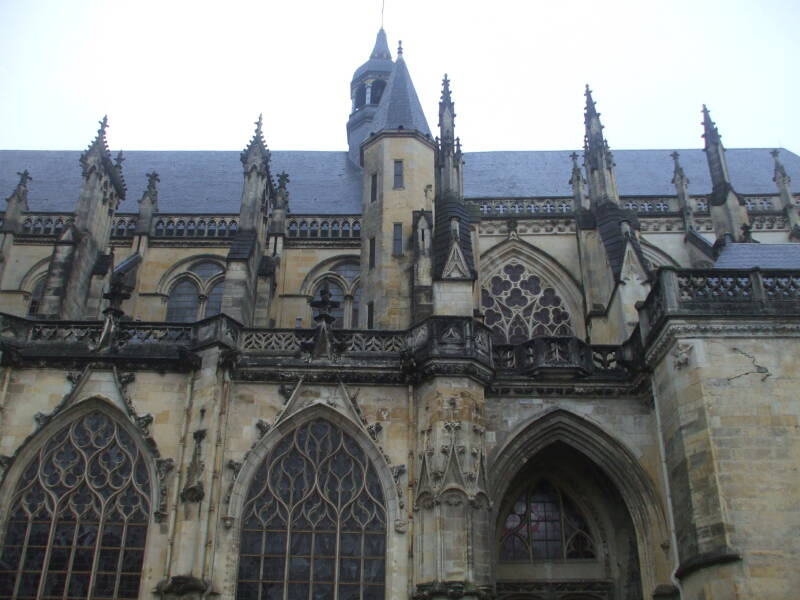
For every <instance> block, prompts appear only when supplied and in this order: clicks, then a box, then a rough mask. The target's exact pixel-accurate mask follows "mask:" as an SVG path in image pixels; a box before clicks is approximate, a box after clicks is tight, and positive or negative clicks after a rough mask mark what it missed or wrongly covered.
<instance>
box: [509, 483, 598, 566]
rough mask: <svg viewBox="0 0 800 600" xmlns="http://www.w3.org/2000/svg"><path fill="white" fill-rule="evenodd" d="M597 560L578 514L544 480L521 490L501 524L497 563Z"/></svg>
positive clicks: (579, 512)
mask: <svg viewBox="0 0 800 600" xmlns="http://www.w3.org/2000/svg"><path fill="white" fill-rule="evenodd" d="M594 558H597V554H596V551H595V543H594V539H593V537H592V535H591V532H590V530H589V525H588V523H587V521H586V519H585V518H584V516H583V514H582V513H581V511H580V510H579V509H578V508H577V506H576V505H575V504H574V503H573V502H572V500H570V498H569V497H568V496H567V495H566V494H564V493H563V491H562V490H561V489H559V488H557V487H555V486H553V485H552V484H551V483H550V482H549V481H547V480H540V481H539V482H537V483H535V484H534V485H531V486H530V487H528V488H526V489H524V490H523V491H522V492H521V493H520V494H519V496H518V497H517V501H516V502H515V503H514V504H513V506H512V507H511V509H510V510H509V511H508V513H507V514H506V516H505V519H504V520H503V522H502V533H501V537H500V560H501V561H526V562H527V561H531V562H532V561H537V560H564V559H594Z"/></svg>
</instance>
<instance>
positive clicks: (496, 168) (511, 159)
mask: <svg viewBox="0 0 800 600" xmlns="http://www.w3.org/2000/svg"><path fill="white" fill-rule="evenodd" d="M671 152H672V151H671V150H618V151H615V152H614V159H615V161H616V164H617V167H616V174H617V185H618V187H619V191H620V194H622V195H643V196H646V195H653V196H659V195H663V196H672V195H674V194H675V188H674V186H673V185H672V183H670V182H671V180H672V170H673V162H672V159H671V158H670V153H671ZM679 152H680V155H681V158H680V160H681V164H682V165H683V168H684V171H685V172H686V175H687V177H688V178H689V181H690V183H689V192H690V193H692V194H707V193H710V192H711V180H710V178H709V175H708V167H707V166H706V160H705V153H704V152H703V151H702V150H700V149H692V150H680V151H679ZM570 153H571V151H569V150H563V151H525V152H467V153H465V154H464V163H465V164H464V195H465V197H467V198H513V197H531V196H567V197H569V196H571V195H572V189H571V187H570V184H569V179H570V175H571V168H572V167H571V165H572V161H571V160H570V158H569V155H570ZM80 155H81V152H80V151H47V150H0V198H7V197H8V196H9V195H10V194H11V193H12V192H13V191H14V188H15V187H16V185H17V182H18V181H19V177H18V176H17V172H18V171H22V170H23V169H28V170H29V171H30V173H31V176H32V177H33V181H31V182H30V184H29V194H28V204H29V206H30V209H31V210H33V211H57V212H72V211H73V210H74V209H75V205H76V204H77V201H78V194H79V192H80V185H81V168H80V165H79V163H78V159H79V158H80ZM125 157H126V160H125V163H124V165H123V171H124V176H125V182H126V184H127V187H128V194H127V197H126V200H125V201H124V202H123V203H122V204H121V205H120V209H119V210H120V212H132V213H135V212H137V211H138V200H139V199H140V198H141V197H142V193H143V192H144V190H145V188H146V187H147V178H146V176H145V174H146V173H148V172H149V171H151V170H155V171H157V172H158V173H159V175H160V177H161V183H160V184H159V186H158V192H159V194H158V203H159V207H160V209H161V212H164V213H171V212H176V213H238V212H239V206H240V203H241V194H242V183H243V178H242V165H241V162H240V161H239V152H232V151H230V152H229V151H208V152H206V151H192V152H187V151H161V152H154V151H131V152H126V154H125ZM727 159H728V166H729V170H730V174H731V178H732V180H733V185H734V188H735V189H736V191H738V192H740V193H743V194H757V193H763V194H774V193H776V192H777V189H776V187H775V183H774V182H773V181H772V176H773V170H774V163H773V161H772V157H771V156H770V155H769V149H766V148H743V149H739V148H734V149H729V150H728V151H727ZM781 160H782V162H783V164H784V166H785V167H786V171H787V173H788V174H789V176H790V177H791V178H792V191H793V192H794V193H800V156H798V155H796V154H793V153H791V152H789V151H787V150H783V151H781ZM271 168H272V173H273V174H277V173H279V172H280V171H282V170H286V172H287V173H289V175H290V176H291V181H290V183H289V194H290V196H289V207H290V210H291V212H293V213H295V214H298V213H316V214H358V213H360V212H361V190H362V187H361V185H362V184H361V170H360V169H359V168H358V167H357V166H355V165H353V163H352V162H351V161H349V160H348V157H347V152H345V151H341V152H317V151H283V152H282V151H272V167H271Z"/></svg>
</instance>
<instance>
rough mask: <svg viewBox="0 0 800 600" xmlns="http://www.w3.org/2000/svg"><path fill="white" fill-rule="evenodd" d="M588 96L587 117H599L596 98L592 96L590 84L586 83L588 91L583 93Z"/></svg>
mask: <svg viewBox="0 0 800 600" xmlns="http://www.w3.org/2000/svg"><path fill="white" fill-rule="evenodd" d="M583 95H584V96H586V118H587V119H588V118H590V117H594V116H597V117H599V116H600V114H599V113H598V112H597V106H595V103H594V98H592V90H590V89H589V84H588V83H587V84H586V91H585V92H584V93H583Z"/></svg>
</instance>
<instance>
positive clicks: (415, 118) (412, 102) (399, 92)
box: [371, 50, 431, 137]
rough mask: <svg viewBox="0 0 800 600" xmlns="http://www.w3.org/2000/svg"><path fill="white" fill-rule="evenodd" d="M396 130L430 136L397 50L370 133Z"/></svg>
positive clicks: (404, 65)
mask: <svg viewBox="0 0 800 600" xmlns="http://www.w3.org/2000/svg"><path fill="white" fill-rule="evenodd" d="M400 129H403V130H407V131H417V132H419V133H421V134H422V135H424V136H428V137H430V135H431V130H430V128H429V127H428V121H427V120H426V119H425V113H424V112H423V111H422V105H421V104H420V102H419V98H418V97H417V90H416V89H415V88H414V84H413V82H412V81H411V75H410V74H409V72H408V67H407V66H406V61H405V59H404V58H403V55H402V51H401V50H398V57H397V62H396V63H395V67H394V71H392V75H391V77H389V82H388V84H387V85H386V91H385V92H384V93H383V97H382V98H381V101H380V104H379V105H378V110H377V112H376V113H375V117H374V119H373V123H372V127H371V132H372V133H380V132H381V131H386V130H400Z"/></svg>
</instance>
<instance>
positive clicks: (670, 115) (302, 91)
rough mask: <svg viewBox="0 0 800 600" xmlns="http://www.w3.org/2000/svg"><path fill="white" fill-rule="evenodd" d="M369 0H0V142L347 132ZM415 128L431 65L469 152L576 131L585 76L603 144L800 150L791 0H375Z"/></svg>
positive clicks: (184, 141) (798, 16)
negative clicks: (713, 137)
mask: <svg viewBox="0 0 800 600" xmlns="http://www.w3.org/2000/svg"><path fill="white" fill-rule="evenodd" d="M380 11H381V0H339V1H333V0H307V1H304V2H303V1H300V0H280V1H277V0H260V1H253V2H245V1H235V0H228V1H227V2H219V1H216V2H203V1H199V0H194V1H191V2H189V1H187V2H184V1H179V0H161V1H147V0H137V1H115V2H100V1H90V0H69V1H65V0H0V57H1V58H0V148H3V149H82V148H84V147H85V146H86V145H87V144H88V143H89V141H90V140H91V138H92V137H93V135H94V132H95V130H96V128H97V121H98V119H99V118H100V117H102V115H103V114H105V113H108V116H109V120H110V130H109V140H110V143H111V146H112V147H113V148H120V147H121V148H124V149H126V150H161V149H176V150H177V149H185V150H239V149H241V148H242V147H244V146H245V145H246V143H247V141H248V139H249V137H250V135H251V134H252V129H253V121H255V119H256V117H257V116H258V114H259V113H261V112H263V113H264V131H265V136H266V139H267V143H268V145H269V146H270V147H271V148H273V149H278V150H300V149H302V150H340V149H344V148H345V146H346V136H345V122H346V120H347V116H348V112H349V109H350V99H349V82H350V78H351V76H352V74H353V71H354V70H355V69H356V67H358V66H359V65H360V64H361V63H362V62H364V61H365V60H366V59H367V57H368V55H369V52H370V50H371V49H372V45H373V43H374V39H375V34H376V32H377V29H378V27H379V26H380ZM385 29H386V31H387V34H388V36H389V43H390V47H391V48H392V51H393V53H394V52H395V49H396V46H397V40H398V39H402V40H403V46H404V50H405V53H404V54H405V59H406V62H407V64H408V66H409V70H410V72H411V76H412V78H413V80H414V83H415V85H416V88H417V92H418V94H419V96H420V100H421V102H422V105H423V108H424V110H425V112H426V115H427V117H428V122H429V124H430V126H431V128H432V129H433V128H435V127H436V122H437V111H438V98H439V90H440V85H441V84H440V82H441V77H442V74H443V73H445V72H447V73H448V74H449V75H450V79H451V81H452V89H453V95H454V100H455V101H456V111H457V113H458V117H457V120H456V126H457V134H458V135H460V136H461V139H462V142H463V144H464V149H465V150H466V151H475V150H548V149H567V148H578V147H580V146H581V145H582V139H583V116H582V111H583V101H584V99H583V86H584V84H585V83H587V82H588V83H589V84H590V85H591V87H592V89H593V90H594V96H595V100H596V101H597V103H598V108H599V110H600V112H601V113H602V120H603V123H604V125H605V126H606V129H605V132H606V136H607V138H608V140H609V143H610V145H611V147H612V149H615V148H616V149H623V148H686V147H701V146H702V139H701V138H700V134H701V133H702V130H701V127H700V125H699V123H700V119H701V115H700V107H701V105H702V103H704V102H705V103H707V104H708V106H709V108H710V109H711V111H712V116H713V118H714V119H715V121H716V122H717V124H718V125H719V127H720V132H721V133H722V135H723V142H724V143H725V144H726V146H728V147H732V148H733V147H773V146H783V147H786V148H788V149H790V150H793V151H794V152H798V153H800V110H798V103H800V77H798V62H800V2H798V1H797V0H751V1H743V0H669V1H666V0H660V1H645V0H640V1H633V0H631V1H613V0H606V1H597V0H595V1H582V0H547V1H544V0H527V1H513V0H492V1H483V2H479V1H472V0H386V11H385Z"/></svg>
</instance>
